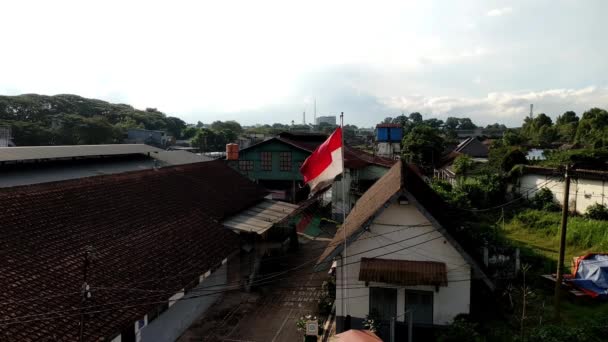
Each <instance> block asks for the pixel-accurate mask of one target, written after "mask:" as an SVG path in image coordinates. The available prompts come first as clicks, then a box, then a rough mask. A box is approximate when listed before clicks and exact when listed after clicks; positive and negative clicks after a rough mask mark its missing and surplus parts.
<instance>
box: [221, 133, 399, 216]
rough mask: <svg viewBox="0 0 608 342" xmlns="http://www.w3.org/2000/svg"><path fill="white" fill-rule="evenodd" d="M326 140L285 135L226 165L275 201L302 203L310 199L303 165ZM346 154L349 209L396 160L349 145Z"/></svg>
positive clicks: (315, 135)
mask: <svg viewBox="0 0 608 342" xmlns="http://www.w3.org/2000/svg"><path fill="white" fill-rule="evenodd" d="M326 139H327V135H325V134H319V133H299V132H298V133H296V132H283V133H280V134H279V135H278V136H276V137H273V138H271V139H267V140H265V141H263V142H261V143H258V144H255V145H252V146H250V147H247V148H244V149H241V150H240V151H239V155H238V160H227V163H228V164H229V165H230V166H232V167H233V168H234V169H236V170H238V171H239V172H241V173H242V174H244V175H246V176H248V177H249V178H250V179H252V180H253V181H255V182H257V183H259V184H261V185H262V186H264V187H266V188H267V189H269V190H270V191H271V192H272V193H273V194H274V196H275V198H276V199H281V200H285V201H290V202H299V201H301V200H304V199H306V198H307V196H308V187H306V186H304V183H303V178H302V175H301V174H300V166H302V163H303V162H304V160H306V158H308V156H309V155H310V154H311V153H312V152H313V151H314V150H315V149H316V148H317V147H318V146H319V145H321V144H322V143H323V142H324V141H325V140H326ZM344 151H345V152H344V166H345V168H346V169H347V171H346V175H347V176H346V179H347V184H346V185H347V187H348V188H349V191H351V190H352V196H350V197H351V201H350V204H349V207H350V206H352V204H354V202H355V201H356V198H357V197H358V196H360V194H361V193H362V192H363V191H364V190H365V189H366V188H367V187H369V186H370V185H371V184H372V183H373V182H374V181H376V180H377V179H378V178H380V177H381V176H382V175H383V174H384V173H386V171H388V169H389V168H390V167H391V166H392V165H393V163H394V161H393V160H390V159H386V158H382V157H379V156H377V155H373V154H370V153H367V152H365V151H362V150H359V149H356V148H353V147H350V146H346V147H345V149H344ZM338 185H339V186H341V185H340V184H338ZM351 188H352V189H351ZM339 196H341V195H339V194H337V193H336V194H333V198H332V202H334V203H335V202H336V201H337V200H339V199H340V198H338V197H339ZM336 210H341V209H336Z"/></svg>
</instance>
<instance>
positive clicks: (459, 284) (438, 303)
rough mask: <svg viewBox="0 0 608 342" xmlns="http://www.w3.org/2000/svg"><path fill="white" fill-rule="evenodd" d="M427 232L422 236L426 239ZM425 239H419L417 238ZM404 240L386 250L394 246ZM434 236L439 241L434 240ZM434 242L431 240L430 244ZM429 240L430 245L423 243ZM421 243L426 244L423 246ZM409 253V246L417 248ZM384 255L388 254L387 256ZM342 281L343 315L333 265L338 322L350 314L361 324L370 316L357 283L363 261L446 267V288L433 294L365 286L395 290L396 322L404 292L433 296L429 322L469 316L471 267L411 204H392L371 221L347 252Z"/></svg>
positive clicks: (430, 288)
mask: <svg viewBox="0 0 608 342" xmlns="http://www.w3.org/2000/svg"><path fill="white" fill-rule="evenodd" d="M410 225H422V226H421V227H412V228H406V227H404V226H410ZM425 233H427V234H425ZM421 234H424V235H421ZM418 235H421V236H419V237H416V238H412V239H410V240H407V241H403V242H400V243H398V244H393V245H391V246H386V245H387V244H391V243H393V242H395V241H402V240H405V239H408V238H410V237H413V236H418ZM437 237H439V238H437ZM434 238H435V239H434ZM430 239H433V240H432V241H428V240H430ZM425 241H428V242H426V243H425ZM417 244H420V245H418V246H415V247H411V248H408V246H412V245H417ZM387 253H388V254H387ZM346 254H347V258H346V266H345V267H344V274H345V276H344V278H345V279H346V286H345V288H346V289H345V291H344V297H345V298H346V300H345V301H344V303H345V310H344V311H342V300H341V298H342V282H343V281H342V279H343V278H342V272H341V267H340V266H341V263H340V262H338V268H337V270H336V271H337V272H336V277H337V286H336V314H337V316H339V317H343V316H345V315H350V316H351V317H353V318H359V319H364V318H365V316H366V315H367V314H368V313H369V312H368V311H369V287H366V286H365V282H362V281H359V280H358V277H359V268H360V263H359V261H360V259H361V258H363V257H366V258H373V257H379V258H382V259H398V260H417V261H438V262H444V263H445V264H446V266H447V271H448V274H447V277H448V286H447V287H439V292H435V287H434V286H407V287H404V286H393V285H390V284H375V283H370V284H369V286H372V287H373V286H380V287H393V288H399V291H398V292H397V293H398V297H397V301H398V303H397V314H398V315H400V316H399V317H398V319H397V320H398V321H404V319H405V316H404V315H403V313H404V309H405V289H410V290H424V291H432V292H433V293H434V298H433V303H434V304H433V305H434V308H433V323H434V324H436V325H444V324H448V323H449V322H450V321H452V319H453V318H454V316H456V315H457V314H460V313H469V310H470V308H469V306H470V289H471V282H470V278H471V267H470V265H469V264H468V263H467V262H466V261H465V260H464V259H463V258H462V256H461V255H460V254H459V253H458V252H457V251H456V249H455V248H454V247H453V246H452V245H451V244H450V243H449V242H448V241H447V240H446V239H445V238H444V237H443V235H442V234H441V233H439V232H438V231H437V230H436V229H435V228H434V227H432V226H431V224H430V222H429V221H428V220H427V219H426V218H425V217H424V216H423V215H422V213H420V212H419V211H418V210H417V208H416V207H415V206H414V205H413V204H406V205H400V204H393V205H391V206H389V207H388V208H386V209H385V210H384V211H383V212H382V214H381V215H380V216H379V217H377V218H376V219H375V220H374V223H373V224H372V225H371V227H370V231H369V232H365V233H364V234H363V235H362V236H361V237H360V238H359V239H358V240H357V241H355V242H353V243H351V244H350V245H349V246H348V247H347V251H346Z"/></svg>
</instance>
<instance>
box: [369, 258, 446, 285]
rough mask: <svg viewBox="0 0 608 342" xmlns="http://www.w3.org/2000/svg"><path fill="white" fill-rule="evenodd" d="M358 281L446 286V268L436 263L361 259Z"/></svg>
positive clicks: (442, 264) (443, 264)
mask: <svg viewBox="0 0 608 342" xmlns="http://www.w3.org/2000/svg"><path fill="white" fill-rule="evenodd" d="M359 280H360V281H374V282H379V283H387V284H399V285H405V286H415V285H434V286H448V275H447V267H446V265H445V263H443V262H436V261H413V260H393V259H369V258H362V259H361V269H360V270H359Z"/></svg>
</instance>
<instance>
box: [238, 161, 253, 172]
mask: <svg viewBox="0 0 608 342" xmlns="http://www.w3.org/2000/svg"><path fill="white" fill-rule="evenodd" d="M239 170H241V171H245V172H251V171H253V160H239Z"/></svg>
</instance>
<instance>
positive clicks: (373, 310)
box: [316, 162, 494, 340]
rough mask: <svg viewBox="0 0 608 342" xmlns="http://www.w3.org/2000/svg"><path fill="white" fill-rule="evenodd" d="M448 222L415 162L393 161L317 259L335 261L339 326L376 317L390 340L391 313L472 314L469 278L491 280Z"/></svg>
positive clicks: (443, 320)
mask: <svg viewBox="0 0 608 342" xmlns="http://www.w3.org/2000/svg"><path fill="white" fill-rule="evenodd" d="M453 224H454V223H453V218H452V217H451V216H450V210H449V208H448V207H447V205H446V204H445V203H444V202H443V201H442V200H441V198H440V197H439V196H438V195H437V194H436V193H434V192H433V190H432V189H431V188H430V187H429V186H428V184H426V183H425V182H424V181H423V179H422V178H421V175H420V174H418V172H417V171H416V168H413V167H411V166H410V165H407V164H405V163H403V162H398V163H396V164H395V165H394V166H393V167H391V169H390V170H389V171H388V172H387V173H386V174H385V175H384V176H383V177H382V178H380V179H379V180H378V181H377V182H376V183H375V184H374V185H372V186H371V187H370V188H369V189H368V190H367V191H366V192H365V193H364V194H363V196H362V197H361V198H360V199H359V200H358V201H357V203H356V204H355V206H354V208H353V209H352V210H351V212H350V213H349V215H348V216H347V218H346V221H345V222H344V224H343V225H342V226H341V227H340V229H339V230H338V232H337V233H336V235H335V236H334V238H333V240H332V241H331V242H330V243H329V244H328V246H327V248H326V249H325V251H324V252H323V253H322V255H321V256H320V257H319V259H318V261H317V265H316V269H317V271H320V270H323V269H326V268H330V265H332V266H331V267H332V268H335V275H336V291H337V292H336V302H335V304H336V316H337V320H336V322H337V330H338V332H340V331H343V330H348V329H349V328H353V329H361V328H363V321H364V320H365V319H367V318H373V319H375V320H377V322H378V321H379V322H381V323H382V324H381V329H380V331H379V333H380V334H381V336H383V337H384V338H385V339H387V338H388V330H387V329H388V326H389V323H388V322H389V320H391V319H392V318H394V319H395V320H396V322H397V323H398V324H401V325H404V324H405V322H408V321H409V320H411V322H412V323H413V325H414V326H415V327H422V328H423V327H433V326H441V325H446V324H449V323H450V322H451V321H452V320H453V319H454V317H456V315H458V314H461V313H469V312H470V305H471V284H472V283H473V282H474V281H477V280H479V281H481V282H483V283H485V284H486V285H487V286H489V287H490V288H491V289H493V287H494V285H493V283H492V282H491V281H490V279H489V278H488V277H487V276H486V275H485V273H484V270H483V269H482V268H481V267H480V266H479V265H478V263H477V262H476V261H475V260H474V259H473V257H472V256H471V255H470V254H469V251H470V247H467V246H463V245H461V244H460V243H459V242H458V240H457V239H456V238H455V235H453V234H452V233H453V231H454V230H453V228H454V227H453ZM397 340H399V339H397Z"/></svg>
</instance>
